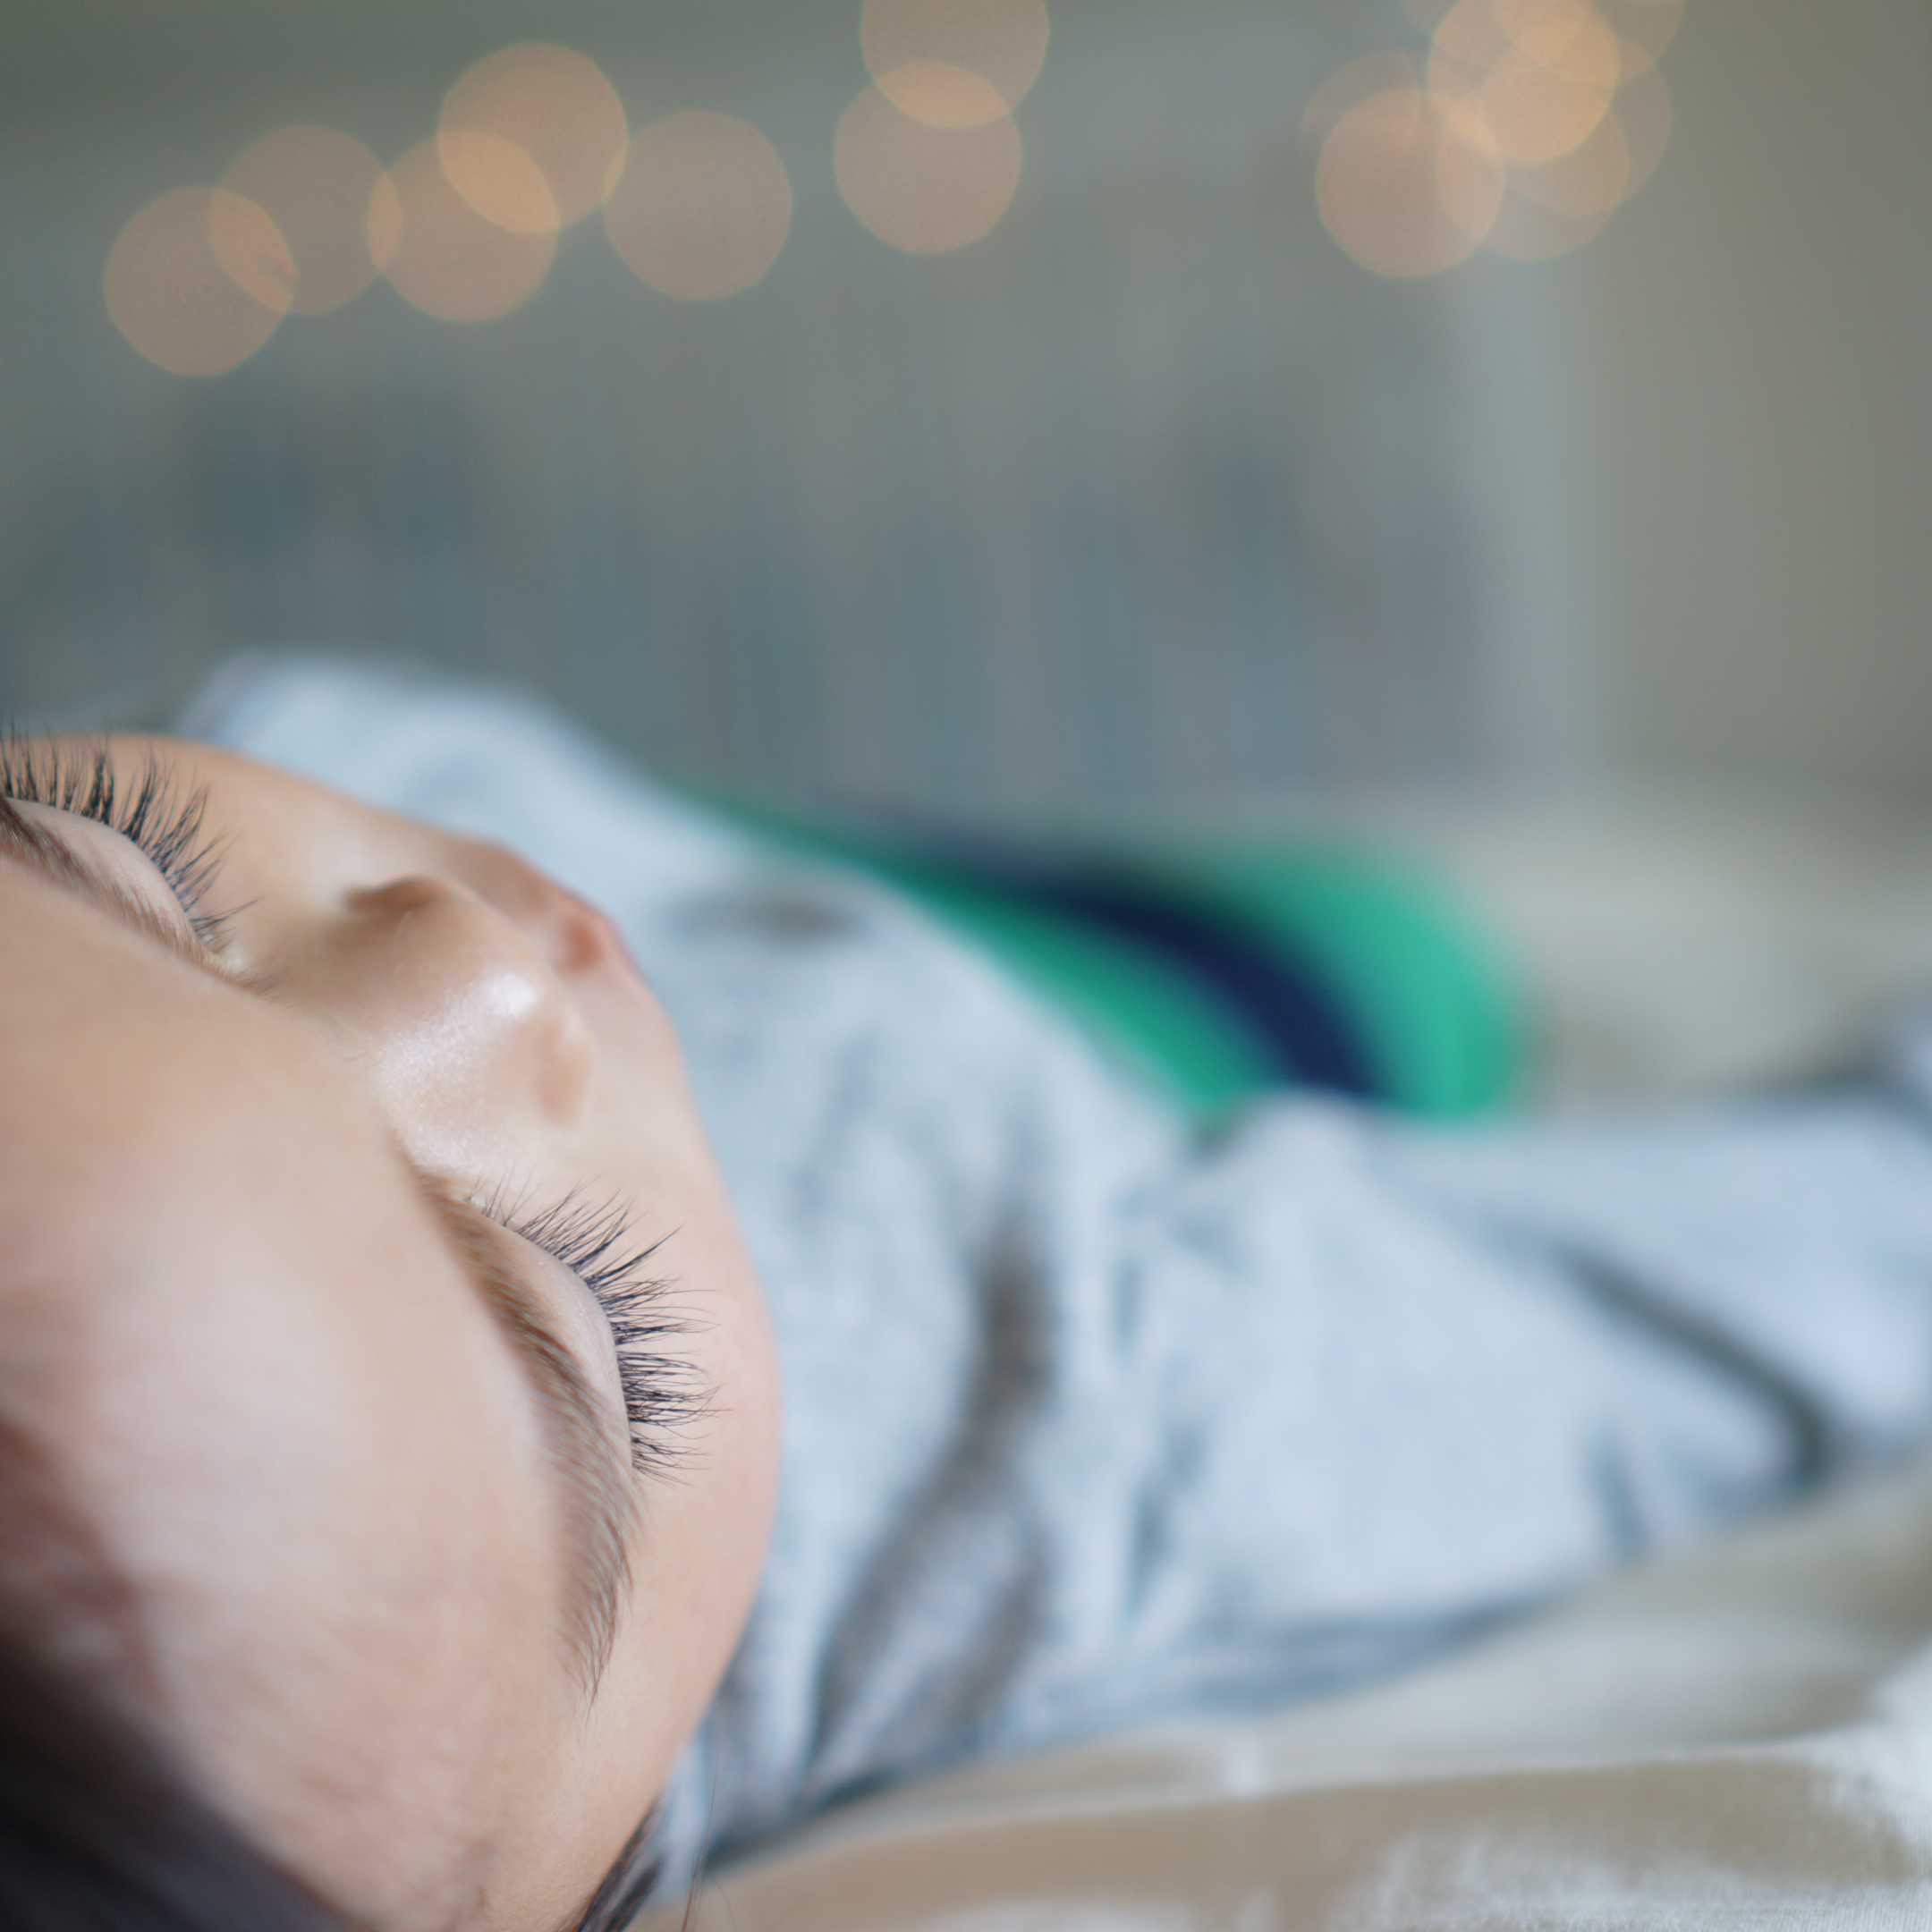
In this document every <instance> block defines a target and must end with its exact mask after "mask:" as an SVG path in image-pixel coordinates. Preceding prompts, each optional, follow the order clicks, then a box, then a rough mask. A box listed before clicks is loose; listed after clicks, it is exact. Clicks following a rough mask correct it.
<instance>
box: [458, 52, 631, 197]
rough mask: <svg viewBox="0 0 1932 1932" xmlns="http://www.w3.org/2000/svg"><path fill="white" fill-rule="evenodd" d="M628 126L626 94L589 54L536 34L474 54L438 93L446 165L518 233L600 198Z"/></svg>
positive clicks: (616, 166)
mask: <svg viewBox="0 0 1932 1932" xmlns="http://www.w3.org/2000/svg"><path fill="white" fill-rule="evenodd" d="M628 135H629V129H628V126H627V124H626V123H625V120H624V111H623V102H622V101H620V100H619V99H618V98H617V90H616V89H614V87H612V85H611V84H610V82H609V81H608V80H606V79H605V77H604V74H603V72H602V70H601V69H600V68H599V67H598V66H597V64H596V62H594V61H591V60H589V59H586V58H585V56H584V55H581V54H578V53H574V52H572V49H570V48H569V47H550V46H547V45H544V44H542V43H539V42H535V41H531V42H525V43H522V44H520V45H518V46H516V47H504V48H502V49H500V50H499V51H498V52H496V53H495V54H492V55H487V57H486V58H485V59H482V60H479V62H477V64H475V66H473V67H471V68H470V70H469V71H468V72H466V73H464V74H463V75H462V78H461V79H460V80H458V81H457V82H456V84H455V86H454V87H453V88H451V89H450V90H449V92H448V93H447V94H446V95H445V97H444V99H443V113H442V116H441V118H440V119H439V120H438V121H437V123H436V139H437V141H438V142H439V143H440V144H441V147H442V149H443V165H444V170H445V173H446V174H448V175H449V178H450V180H451V181H452V182H454V184H455V185H456V187H457V189H458V191H460V192H461V193H462V196H463V198H464V199H466V200H467V201H468V202H469V203H470V206H471V207H472V208H475V209H476V210H477V212H478V213H479V215H482V216H486V217H487V219H488V220H490V221H493V222H495V223H496V225H498V226H499V227H502V228H508V229H512V230H513V231H514V232H516V233H521V234H534V233H540V232H542V230H543V229H544V228H545V227H546V226H548V227H550V228H553V229H554V228H556V227H558V226H568V225H570V224H571V223H572V222H573V221H577V220H579V219H580V218H581V217H582V216H586V215H588V214H589V212H590V211H591V209H592V208H597V207H598V206H599V205H600V204H601V203H602V201H603V199H604V198H605V197H606V195H607V194H608V193H609V192H610V191H611V189H612V187H613V185H614V183H615V182H616V180H617V176H618V174H619V173H620V171H621V170H622V169H623V157H624V145H625V142H626V140H627V139H628ZM506 149H507V150H509V152H510V154H513V156H514V157H515V159H511V158H509V157H508V156H507V155H506V153H505V150H506ZM533 185H534V187H535V188H540V190H541V192H540V193H538V192H534V191H533Z"/></svg>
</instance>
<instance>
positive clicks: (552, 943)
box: [543, 881, 637, 975]
mask: <svg viewBox="0 0 1932 1932" xmlns="http://www.w3.org/2000/svg"><path fill="white" fill-rule="evenodd" d="M546 887H547V890H546V894H545V904H544V914H543V924H544V934H545V939H546V941H547V949H548V952H549V954H550V960H551V963H552V964H553V965H554V966H555V969H556V970H557V971H558V972H560V973H564V974H580V973H589V972H595V971H597V970H599V969H600V968H605V967H609V966H618V967H621V968H623V970H624V971H626V972H627V973H630V974H632V975H635V974H636V972H637V965H636V962H634V961H633V960H632V959H631V949H630V947H629V946H627V945H625V944H624V940H623V934H622V933H620V932H619V931H618V930H617V928H616V925H615V923H614V921H613V920H612V919H610V917H609V916H608V915H607V914H606V913H604V912H601V911H598V910H597V907H596V906H594V905H592V904H591V903H590V902H589V900H587V899H580V898H579V897H578V896H577V895H576V894H574V893H572V892H567V891H565V890H564V888H563V886H561V885H551V884H549V882H548V881H546Z"/></svg>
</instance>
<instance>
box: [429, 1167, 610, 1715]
mask: <svg viewBox="0 0 1932 1932" xmlns="http://www.w3.org/2000/svg"><path fill="white" fill-rule="evenodd" d="M403 1159H404V1165H406V1166H407V1167H408V1169H409V1172H410V1174H411V1178H412V1179H413V1180H414V1182H415V1183H416V1186H417V1189H418V1191H419V1193H420V1194H421V1195H422V1198H423V1199H424V1200H425V1201H426V1202H427V1203H428V1206H429V1208H430V1210H431V1211H432V1213H433V1214H434V1215H435V1216H436V1219H437V1221H438V1222H439V1223H440V1224H441V1225H442V1228H443V1231H444V1233H445V1235H446V1236H447V1238H448V1241H449V1244H450V1246H451V1248H452V1249H453V1250H454V1252H455V1255H456V1258H457V1260H458V1261H459V1262H460V1263H461V1264H462V1269H463V1273H464V1275H466V1277H467V1278H468V1280H469V1282H470V1286H471V1287H472V1288H474V1289H475V1291H476V1292H477V1295H478V1297H479V1300H480V1301H482V1302H483V1304H484V1306H485V1307H486V1308H487V1309H488V1310H489V1312H490V1314H491V1315H492V1316H493V1317H494V1318H496V1324H497V1326H498V1327H499V1328H501V1329H502V1331H503V1332H504V1335H506V1336H507V1337H508V1339H509V1341H510V1343H511V1347H512V1350H513V1352H514V1354H515V1355H516V1358H517V1360H518V1362H519V1364H520V1365H521V1368H522V1369H523V1371H524V1374H525V1376H526V1377H528V1379H529V1381H530V1385H531V1387H532V1389H533V1391H534V1393H535V1394H536V1397H537V1404H538V1411H539V1413H540V1414H541V1416H542V1418H543V1422H544V1431H545V1434H546V1436H547V1438H548V1440H549V1445H550V1456H551V1462H552V1465H553V1468H554V1470H555V1475H556V1478H557V1491H558V1499H559V1503H560V1505H561V1508H562V1513H563V1527H564V1539H565V1542H566V1543H567V1545H568V1546H569V1551H570V1561H569V1563H568V1564H567V1566H566V1568H567V1573H568V1577H569V1587H568V1589H566V1591H565V1594H564V1631H565V1638H566V1642H567V1645H568V1648H569V1651H570V1657H571V1664H572V1672H573V1674H574V1675H575V1676H576V1678H577V1681H578V1683H579V1685H580V1688H581V1690H582V1691H583V1695H584V1698H585V1699H586V1701H588V1700H589V1699H590V1698H592V1697H594V1696H595V1695H596V1693H597V1682H598V1680H599V1679H600V1678H601V1677H602V1676H603V1674H604V1666H605V1665H606V1664H607V1663H608V1662H609V1661H610V1653H611V1647H612V1645H613V1644H614V1642H615V1641H616V1636H617V1624H618V1622H619V1619H620V1618H621V1617H622V1616H623V1606H624V1602H625V1599H626V1597H628V1595H629V1593H630V1588H631V1526H632V1524H633V1522H634V1521H635V1519H636V1514H637V1491H636V1487H635V1484H634V1483H633V1481H632V1479H631V1461H630V1456H629V1453H628V1450H627V1446H626V1438H625V1435H624V1432H623V1429H622V1428H621V1427H619V1426H617V1424H616V1423H615V1421H614V1418H613V1417H612V1415H611V1414H610V1411H609V1408H608V1405H607V1404H606V1402H605V1401H604V1399H603V1398H602V1397H601V1396H600V1395H599V1394H597V1391H596V1389H594V1388H593V1387H592V1386H591V1385H590V1383H589V1380H588V1378H587V1377H585V1375H584V1372H583V1370H582V1369H581V1368H580V1367H579V1366H578V1362H577V1358H576V1355H575V1354H574V1352H572V1349H571V1347H570V1345H569V1344H568V1343H565V1342H564V1341H563V1340H562V1338H561V1337H560V1336H559V1335H558V1334H557V1332H556V1329H555V1326H554V1325H553V1324H552V1323H551V1321H550V1320H549V1318H548V1317H547V1315H546V1314H545V1312H544V1309H543V1307H542V1305H541V1303H540V1302H539V1301H538V1298H537V1297H536V1295H534V1294H533V1293H532V1292H530V1287H529V1285H528V1284H527V1283H525V1282H524V1281H523V1280H522V1278H521V1275H519V1274H518V1272H517V1270H516V1269H515V1268H513V1267H511V1266H510V1265H509V1261H508V1258H507V1255H506V1252H505V1250H506V1247H507V1244H508V1243H509V1242H510V1241H513V1240H514V1239H515V1237H514V1236H513V1235H511V1234H508V1233H506V1232H505V1231H504V1229H503V1228H502V1227H500V1226H499V1225H498V1224H496V1222H495V1221H493V1220H491V1219H490V1217H489V1216H487V1215H486V1214H485V1213H484V1212H483V1211H482V1210H481V1209H480V1208H478V1207H476V1206H475V1205H474V1204H473V1203H472V1202H470V1200H468V1199H465V1198H464V1196H463V1195H462V1192H461V1191H459V1190H458V1189H457V1188H456V1187H455V1186H454V1185H453V1183H452V1182H448V1181H445V1180H444V1179H443V1178H441V1177H440V1176H439V1175H436V1174H430V1173H428V1171H427V1170H425V1169H423V1168H421V1167H419V1166H418V1165H416V1164H415V1163H414V1162H413V1161H411V1160H409V1159H408V1158H407V1157H406V1156H405V1157H403Z"/></svg>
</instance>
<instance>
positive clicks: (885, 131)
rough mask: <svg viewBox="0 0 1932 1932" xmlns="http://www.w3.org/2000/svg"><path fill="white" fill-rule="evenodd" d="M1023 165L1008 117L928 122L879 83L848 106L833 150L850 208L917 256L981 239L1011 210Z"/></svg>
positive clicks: (897, 245) (883, 237)
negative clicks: (967, 123) (950, 124)
mask: <svg viewBox="0 0 1932 1932" xmlns="http://www.w3.org/2000/svg"><path fill="white" fill-rule="evenodd" d="M1020 163H1021V148H1020V131H1019V130H1018V129H1017V128H1015V127H1014V125H1013V120H1012V117H1011V116H1009V115H1006V114H1002V115H1001V116H1000V118H999V119H998V120H997V121H987V122H985V123H981V124H980V125H979V126H978V127H962V128H937V127H929V126H928V125H927V123H924V122H923V121H915V120H913V119H912V117H911V115H910V114H902V113H901V112H900V111H899V109H898V108H897V107H895V106H894V105H893V104H892V102H891V101H890V100H889V99H887V98H886V97H885V95H884V94H883V93H882V92H881V91H880V90H879V89H877V87H869V88H867V89H865V91H864V92H863V93H861V94H860V96H859V97H858V99H856V100H855V101H853V103H852V106H850V107H848V108H847V109H846V110H845V114H844V117H843V119H842V120H841V121H840V123H839V125H838V134H837V137H836V139H835V141H834V143H833V148H832V165H833V169H834V172H835V174H837V176H838V184H839V192H840V193H841V194H843V196H844V197H845V203H846V206H847V207H848V208H851V209H852V213H853V214H854V215H856V216H858V217H859V219H860V221H862V222H863V223H864V224H865V225H866V226H867V227H868V228H869V229H870V230H871V231H872V233H874V234H876V235H877V236H878V237H879V238H880V240H881V241H885V242H891V243H892V245H893V246H894V248H901V249H905V250H909V251H910V252H912V253H916V254H935V253H938V252H940V251H943V250H947V249H956V248H963V247H964V246H965V245H966V244H967V243H968V242H977V241H978V240H979V237H980V236H981V235H983V234H985V233H987V230H988V229H990V228H991V227H992V226H993V225H994V224H995V223H996V222H997V221H998V220H999V218H1000V216H1002V215H1004V213H1005V212H1006V208H1007V205H1008V204H1009V203H1010V202H1011V201H1012V199H1013V191H1014V189H1015V188H1017V187H1018V186H1019V182H1020Z"/></svg>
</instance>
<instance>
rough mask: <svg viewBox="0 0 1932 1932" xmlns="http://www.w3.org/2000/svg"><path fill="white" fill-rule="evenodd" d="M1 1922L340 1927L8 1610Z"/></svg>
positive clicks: (81, 1928)
mask: <svg viewBox="0 0 1932 1932" xmlns="http://www.w3.org/2000/svg"><path fill="white" fill-rule="evenodd" d="M0 1925H4V1926H5V1927H6V1928H8V1932H343V1928H344V1927H345V1925H346V1921H345V1920H344V1919H342V1918H341V1917H340V1916H339V1915H338V1914H337V1913H336V1912H335V1911H332V1910H331V1909H330V1908H329V1907H328V1906H326V1905H325V1904H324V1903H323V1902H321V1900H320V1899H318V1898H317V1897H316V1896H315V1894H313V1893H311V1892H309V1890H307V1889H306V1888H305V1887H304V1886H302V1885H300V1884H298V1883H297V1882H296V1881H295V1880H294V1879H292V1878H291V1877H287V1876H286V1875H285V1874H284V1873H283V1872H281V1871H279V1870H278V1869H276V1868H275V1866H274V1865H273V1864H271V1863H270V1862H269V1861H268V1860H267V1859H266V1858H265V1857H263V1856H262V1854H261V1853H260V1852H257V1851H256V1850H255V1848H254V1847H253V1846H252V1845H250V1843H248V1841H247V1840H246V1839H245V1838H244V1837H243V1836H242V1834H241V1833H240V1832H239V1831H238V1830H237V1829H236V1828H235V1827H234V1826H233V1825H231V1824H229V1823H228V1822H227V1820H226V1819H225V1818H222V1817H220V1816H219V1814H217V1813H216V1811H215V1810H214V1809H212V1808H211V1807H210V1806H209V1805H208V1803H207V1802H206V1801H204V1800H203V1799H202V1798H201V1797H200V1796H199V1794H198V1793H197V1792H195V1791H194V1789H193V1788H192V1787H191V1784H189V1782H188V1780H187V1779H186V1778H185V1777H184V1776H183V1775H182V1774H181V1773H180V1772H179V1771H178V1770H176V1769H175V1767H174V1766H173V1765H171V1764H170V1763H168V1761H167V1760H166V1758H165V1756H164V1755H163V1754H162V1752H161V1751H160V1750H158V1749H157V1747H156V1746H154V1745H152V1744H150V1743H149V1742H148V1741H147V1740H146V1739H145V1738H143V1737H142V1736H141V1735H140V1732H139V1731H137V1730H136V1729H135V1728H134V1726H133V1725H132V1724H130V1723H129V1722H128V1721H127V1720H126V1719H125V1718H123V1717H122V1716H120V1715H119V1714H118V1713H117V1712H115V1711H114V1709H113V1708H112V1707H110V1706H109V1705H108V1704H107V1703H106V1700H105V1699H102V1698H100V1697H99V1696H98V1695H97V1694H96V1693H95V1692H93V1691H90V1690H89V1689H88V1688H86V1687H85V1686H83V1685H82V1684H81V1683H80V1682H78V1681H77V1680H76V1679H75V1678H74V1677H73V1676H72V1674H70V1673H68V1672H67V1671H64V1670H63V1669H61V1668H60V1667H59V1666H57V1665H54V1664H52V1663H51V1662H50V1661H49V1660H48V1659H47V1657H44V1656H42V1655H40V1654H39V1651H38V1647H37V1646H36V1645H34V1644H33V1643H32V1642H31V1641H30V1640H23V1639H22V1637H21V1634H20V1633H19V1632H18V1631H13V1630H10V1629H7V1628H6V1627H5V1625H4V1623H0Z"/></svg>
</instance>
